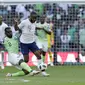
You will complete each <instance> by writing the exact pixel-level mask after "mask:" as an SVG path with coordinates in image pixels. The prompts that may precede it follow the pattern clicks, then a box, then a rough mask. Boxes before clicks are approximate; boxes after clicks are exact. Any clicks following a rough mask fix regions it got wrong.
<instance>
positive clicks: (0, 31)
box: [0, 16, 8, 69]
mask: <svg viewBox="0 0 85 85" xmlns="http://www.w3.org/2000/svg"><path fill="white" fill-rule="evenodd" d="M6 27H8V26H7V24H5V23H4V22H3V18H2V16H0V54H1V56H0V57H1V62H0V66H1V69H4V46H3V40H4V37H5V33H4V29H5V28H6Z"/></svg>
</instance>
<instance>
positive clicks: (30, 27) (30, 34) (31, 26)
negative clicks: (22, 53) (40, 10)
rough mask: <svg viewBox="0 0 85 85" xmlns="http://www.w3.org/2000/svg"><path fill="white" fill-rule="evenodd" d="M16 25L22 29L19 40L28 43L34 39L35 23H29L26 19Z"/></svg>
mask: <svg viewBox="0 0 85 85" xmlns="http://www.w3.org/2000/svg"><path fill="white" fill-rule="evenodd" d="M18 27H19V29H21V30H22V34H21V36H20V42H22V43H26V44H28V43H32V42H34V41H35V23H31V22H30V21H29V19H26V20H23V21H22V22H21V23H20V24H19V25H18Z"/></svg>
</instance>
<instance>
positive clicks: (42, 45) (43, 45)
mask: <svg viewBox="0 0 85 85" xmlns="http://www.w3.org/2000/svg"><path fill="white" fill-rule="evenodd" d="M36 44H37V46H38V47H39V49H42V50H43V51H45V52H47V51H48V42H47V40H44V41H42V40H39V39H37V40H36Z"/></svg>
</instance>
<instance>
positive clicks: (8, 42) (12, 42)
mask: <svg viewBox="0 0 85 85" xmlns="http://www.w3.org/2000/svg"><path fill="white" fill-rule="evenodd" d="M4 46H5V48H6V50H7V51H8V53H19V43H18V37H17V36H13V37H12V38H8V37H6V38H5V40H4Z"/></svg>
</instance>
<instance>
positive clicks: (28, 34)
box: [14, 12, 49, 76]
mask: <svg viewBox="0 0 85 85" xmlns="http://www.w3.org/2000/svg"><path fill="white" fill-rule="evenodd" d="M36 18H37V14H36V12H31V14H30V17H29V18H28V19H26V20H23V21H22V22H21V23H20V24H19V25H18V22H17V20H16V19H15V20H14V21H15V24H14V27H15V30H19V29H20V30H21V31H22V34H21V36H20V48H21V52H22V54H23V55H24V60H25V62H28V53H29V51H30V50H31V51H32V52H33V53H34V54H35V56H36V57H37V59H38V65H40V64H41V63H43V61H42V58H41V51H40V49H39V48H38V46H37V45H36V43H35V38H36V35H35V30H36ZM41 73H42V75H43V76H49V74H47V73H46V72H45V70H42V71H41Z"/></svg>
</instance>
